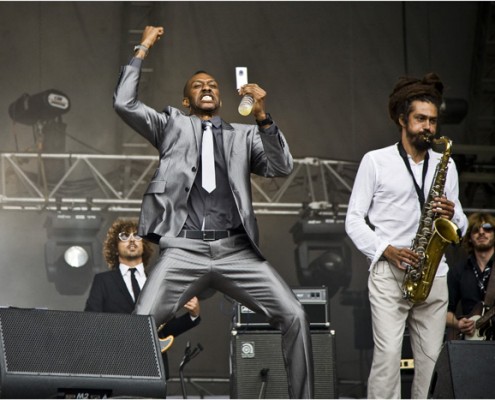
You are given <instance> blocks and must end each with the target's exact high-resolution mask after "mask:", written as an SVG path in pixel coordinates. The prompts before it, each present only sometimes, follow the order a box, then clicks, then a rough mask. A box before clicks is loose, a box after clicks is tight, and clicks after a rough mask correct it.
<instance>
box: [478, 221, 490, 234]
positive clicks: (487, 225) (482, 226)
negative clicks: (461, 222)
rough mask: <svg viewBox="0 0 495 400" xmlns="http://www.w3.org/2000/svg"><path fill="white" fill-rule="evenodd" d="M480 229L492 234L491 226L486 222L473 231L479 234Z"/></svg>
mask: <svg viewBox="0 0 495 400" xmlns="http://www.w3.org/2000/svg"><path fill="white" fill-rule="evenodd" d="M481 228H483V230H484V231H485V232H493V225H492V224H489V223H487V222H486V223H484V224H482V225H480V226H479V227H478V228H476V229H473V231H474V233H477V232H479V231H480V229H481Z"/></svg>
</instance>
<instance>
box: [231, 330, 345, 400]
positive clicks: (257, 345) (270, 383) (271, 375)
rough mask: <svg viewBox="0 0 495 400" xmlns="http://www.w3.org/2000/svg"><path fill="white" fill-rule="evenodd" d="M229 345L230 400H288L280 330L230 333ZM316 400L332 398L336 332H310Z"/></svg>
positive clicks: (334, 378) (335, 387) (334, 383)
mask: <svg viewBox="0 0 495 400" xmlns="http://www.w3.org/2000/svg"><path fill="white" fill-rule="evenodd" d="M231 333H232V335H231V343H230V398H231V399H258V398H267V399H288V398H289V392H288V389H287V374H286V372H285V367H284V360H283V357H282V348H281V346H282V344H281V333H280V332H279V331H270V330H262V331H243V332H237V331H235V330H233V331H232V332H231ZM311 341H312V343H313V362H314V374H315V377H314V380H315V393H314V396H315V398H316V399H335V398H338V395H337V373H336V361H335V332H334V331H330V330H326V331H324V330H315V331H311Z"/></svg>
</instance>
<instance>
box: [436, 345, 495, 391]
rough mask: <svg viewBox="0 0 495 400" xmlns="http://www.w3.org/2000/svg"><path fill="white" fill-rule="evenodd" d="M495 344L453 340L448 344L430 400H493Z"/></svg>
mask: <svg viewBox="0 0 495 400" xmlns="http://www.w3.org/2000/svg"><path fill="white" fill-rule="evenodd" d="M494 365H495V342H491V341H469V340H452V341H449V342H446V343H445V345H444V347H443V349H442V351H441V352H440V355H439V357H438V360H437V363H436V364H435V369H434V370H433V376H432V379H431V384H430V389H429V391H428V392H429V395H428V397H429V398H433V399H493V398H495V385H494V384H493V377H492V375H491V372H490V371H492V369H493V366H494Z"/></svg>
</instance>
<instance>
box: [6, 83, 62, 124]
mask: <svg viewBox="0 0 495 400" xmlns="http://www.w3.org/2000/svg"><path fill="white" fill-rule="evenodd" d="M69 110H70V100H69V97H68V96H67V95H66V94H65V93H63V92H61V91H60V90H57V89H49V90H45V91H43V92H41V93H37V94H34V95H32V96H31V95H29V94H27V93H24V94H22V95H21V97H19V98H18V99H17V100H16V101H14V102H13V103H12V104H11V105H10V106H9V116H10V118H12V120H13V121H15V122H18V123H20V124H25V125H35V124H36V123H38V122H46V121H50V120H53V119H55V118H57V117H59V116H61V115H62V114H65V113H66V112H68V111H69Z"/></svg>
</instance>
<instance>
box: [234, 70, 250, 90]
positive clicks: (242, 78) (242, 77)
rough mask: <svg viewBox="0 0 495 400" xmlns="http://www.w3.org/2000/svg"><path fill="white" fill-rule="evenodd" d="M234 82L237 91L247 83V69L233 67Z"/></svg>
mask: <svg viewBox="0 0 495 400" xmlns="http://www.w3.org/2000/svg"><path fill="white" fill-rule="evenodd" d="M235 80H236V86H237V90H239V89H240V88H241V86H244V85H246V84H247V83H248V69H247V67H235Z"/></svg>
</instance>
